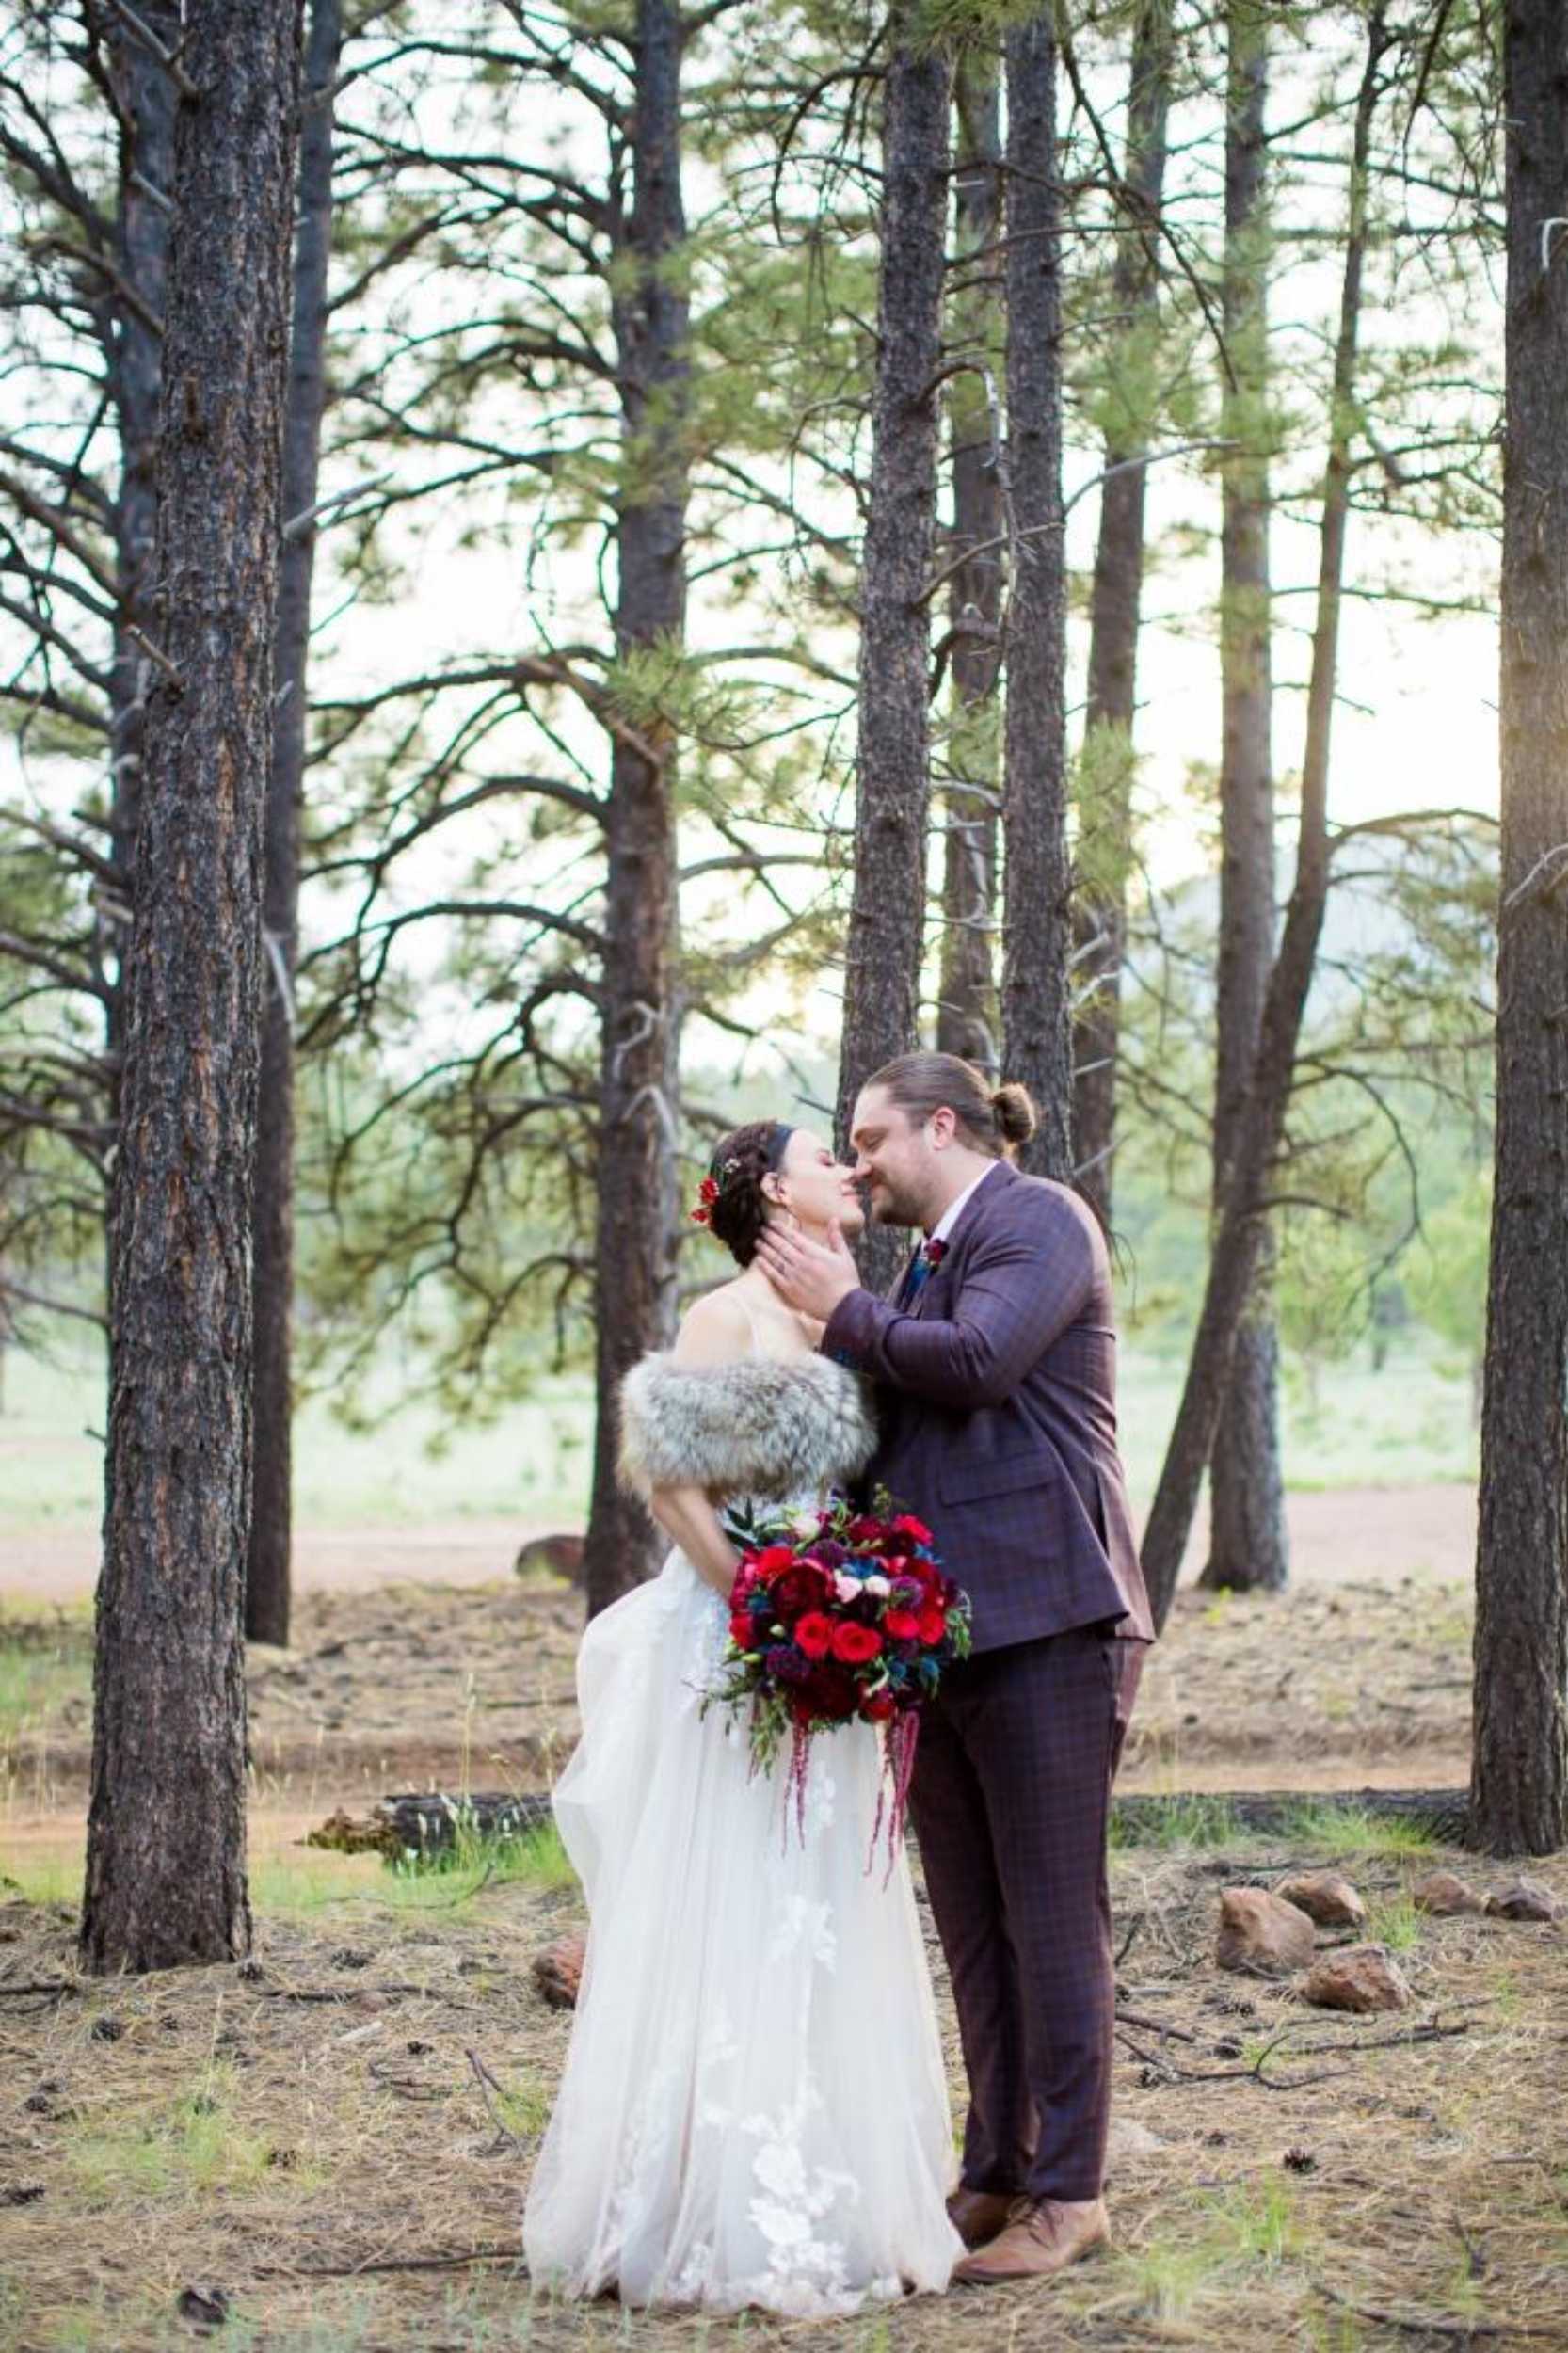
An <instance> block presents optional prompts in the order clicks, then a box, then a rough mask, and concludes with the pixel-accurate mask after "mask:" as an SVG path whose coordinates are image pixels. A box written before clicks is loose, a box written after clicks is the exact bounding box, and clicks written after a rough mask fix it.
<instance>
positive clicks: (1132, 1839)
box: [1111, 1795, 1247, 1850]
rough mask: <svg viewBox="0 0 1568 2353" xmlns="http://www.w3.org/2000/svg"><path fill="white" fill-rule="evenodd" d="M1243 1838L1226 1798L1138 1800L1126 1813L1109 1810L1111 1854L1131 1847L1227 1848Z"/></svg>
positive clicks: (1114, 1808)
mask: <svg viewBox="0 0 1568 2353" xmlns="http://www.w3.org/2000/svg"><path fill="white" fill-rule="evenodd" d="M1246 1835H1247V1833H1246V1832H1244V1831H1243V1830H1242V1828H1241V1826H1240V1823H1239V1822H1238V1821H1237V1818H1236V1809H1235V1807H1234V1806H1233V1805H1232V1804H1231V1801H1230V1800H1229V1799H1228V1798H1213V1797H1205V1796H1201V1795H1185V1796H1175V1797H1169V1798H1140V1799H1139V1800H1138V1801H1137V1802H1136V1805H1135V1806H1133V1807H1131V1808H1129V1809H1128V1810H1125V1811H1124V1809H1123V1808H1122V1807H1121V1806H1119V1805H1112V1809H1111V1845H1112V1849H1113V1850H1123V1849H1128V1848H1133V1847H1144V1848H1147V1847H1154V1848H1158V1849H1168V1848H1172V1847H1230V1846H1235V1845H1237V1844H1238V1843H1240V1841H1241V1840H1242V1839H1243V1838H1245V1837H1246Z"/></svg>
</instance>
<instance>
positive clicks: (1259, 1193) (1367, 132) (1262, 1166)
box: [1143, 6, 1388, 1625]
mask: <svg viewBox="0 0 1568 2353" xmlns="http://www.w3.org/2000/svg"><path fill="white" fill-rule="evenodd" d="M1387 45H1388V34H1387V31H1386V28H1385V25H1384V15H1383V9H1382V7H1381V6H1380V7H1378V8H1375V9H1374V10H1373V13H1372V15H1371V17H1370V20H1369V22H1368V43H1367V65H1366V71H1365V72H1364V73H1363V75H1362V81H1361V88H1360V92H1359V95H1358V97H1357V100H1356V110H1355V129H1354V134H1353V138H1352V163H1351V186H1350V217H1349V222H1348V225H1347V230H1346V237H1345V267H1344V276H1343V280H1342V282H1341V287H1340V296H1339V325H1338V331H1337V334H1336V339H1335V350H1334V370H1333V382H1332V387H1331V391H1330V408H1329V453H1328V464H1327V467H1326V469H1325V471H1324V478H1323V508H1322V523H1321V529H1320V537H1319V555H1318V603H1317V617H1316V621H1315V624H1314V627H1313V632H1312V671H1311V680H1310V683H1309V685H1308V689H1307V703H1306V744H1305V748H1304V755H1303V760H1302V810H1301V835H1300V840H1299V843H1298V846H1297V851H1296V875H1295V883H1294V886H1293V888H1292V889H1291V893H1290V904H1289V905H1288V908H1287V910H1286V916H1285V928H1284V932H1283V934H1282V936H1281V938H1280V944H1279V953H1278V955H1277V956H1276V957H1275V959H1274V965H1273V969H1272V972H1271V974H1270V976H1269V989H1268V994H1267V996H1266V998H1265V999H1264V1003H1263V1019H1262V1024H1261V1027H1260V1031H1259V1035H1258V1046H1257V1055H1256V1061H1255V1063H1254V1064H1253V1073H1252V1084H1251V1086H1250V1088H1249V1089H1248V1093H1247V1097H1246V1105H1245V1109H1244V1110H1243V1112H1241V1113H1240V1116H1239V1118H1238V1120H1237V1124H1236V1131H1235V1136H1234V1139H1233V1144H1232V1149H1231V1155H1230V1161H1229V1172H1230V1173H1229V1179H1228V1182H1227V1186H1226V1191H1225V1198H1224V1209H1222V1211H1221V1213H1220V1216H1219V1218H1218V1219H1217V1221H1216V1224H1215V1231H1214V1237H1213V1246H1212V1248H1211V1250H1210V1253H1209V1260H1208V1281H1207V1283H1206V1285H1205V1289H1204V1299H1203V1308H1202V1312H1201V1314H1200V1316H1199V1319H1198V1329H1197V1333H1196V1336H1195V1337H1194V1339H1193V1342H1192V1355H1191V1357H1190V1358H1189V1360H1188V1366H1187V1379H1186V1384H1185V1385H1184V1387H1183V1390H1182V1396H1181V1403H1180V1405H1179V1406H1178V1408H1177V1410H1176V1424H1175V1427H1174V1428H1173V1430H1172V1432H1171V1437H1170V1443H1169V1445H1168V1447H1167V1448H1166V1451H1165V1461H1164V1465H1163V1466H1162V1468H1161V1470H1160V1484H1159V1486H1158V1488H1157V1489H1156V1491H1155V1497H1154V1503H1153V1506H1152V1508H1151V1510H1150V1513H1149V1519H1148V1525H1147V1527H1146V1528H1145V1529H1144V1545H1143V1562H1144V1580H1145V1582H1146V1583H1147V1586H1148V1592H1149V1602H1150V1606H1151V1608H1152V1609H1153V1611H1154V1618H1155V1624H1156V1625H1163V1624H1164V1622H1165V1619H1166V1617H1167V1616H1168V1614H1169V1612H1170V1607H1171V1603H1172V1600H1173V1599H1174V1597H1175V1594H1176V1578H1177V1577H1178V1576H1179V1575H1180V1572H1181V1562H1182V1557H1183V1555H1184V1554H1185V1552H1186V1550H1187V1539H1188V1537H1189V1535H1190V1534H1191V1532H1192V1514H1193V1512H1194V1511H1195V1509H1196V1506H1197V1500H1198V1493H1199V1490H1200V1488H1201V1487H1202V1485H1203V1473H1204V1465H1205V1464H1206V1463H1207V1462H1208V1457H1209V1454H1210V1452H1211V1450H1212V1449H1213V1445H1214V1433H1215V1431H1216V1430H1217V1428H1218V1427H1219V1420H1220V1414H1221V1409H1222V1407H1223V1405H1224V1397H1225V1389H1226V1384H1227V1381H1228V1378H1229V1372H1230V1362H1231V1353H1232V1350H1233V1348H1234V1346H1235V1341H1236V1334H1237V1331H1238V1329H1239V1327H1240V1322H1241V1319H1242V1317H1243V1315H1244V1314H1245V1312H1246V1307H1247V1303H1248V1301H1249V1299H1250V1298H1251V1296H1252V1292H1253V1286H1254V1282H1255V1279H1256V1273H1257V1265H1258V1260H1259V1257H1260V1255H1261V1253H1262V1249H1263V1245H1264V1236H1265V1228H1266V1225H1267V1219H1268V1206H1269V1205H1268V1191H1269V1184H1270V1179H1271V1177H1272V1171H1273V1166H1274V1162H1275V1160H1276V1159H1277V1157H1278V1153H1279V1147H1280V1143H1281V1140H1282V1138H1283V1136H1284V1133H1285V1119H1286V1113H1287V1112H1288V1108H1289V1102H1290V1085H1291V1080H1292V1077H1293V1074H1294V1070H1295V1062H1296V1049H1297V1046H1298V1044H1299V1042H1300V1039H1301V1032H1302V1023H1303V1020H1304V1017H1305V1014H1306V1000H1307V996H1308V993H1309V991H1310V989H1311V986H1312V974H1313V968H1314V966H1315V964H1316V962H1317V955H1318V941H1319V938H1320V935H1321V932H1322V928H1323V909H1324V906H1325V904H1327V899H1328V880H1329V841H1328V776H1329V750H1330V739H1331V732H1332V722H1333V717H1334V687H1335V676H1336V669H1337V665H1338V654H1339V611H1340V603H1341V586H1342V583H1343V579H1344V569H1345V526H1346V522H1347V520H1348V519H1349V514H1350V477H1351V432H1352V424H1353V413H1354V410H1353V404H1354V396H1355V369H1356V339H1357V335H1358V333H1359V330H1360V323H1361V280H1362V271H1363V266H1364V264H1365V261H1366V248H1367V157H1368V149H1369V146H1370V141H1371V133H1372V117H1373V113H1374V111H1375V109H1376V104H1377V96H1378V64H1379V60H1380V59H1381V57H1382V56H1383V53H1384V49H1385V48H1386V47H1387Z"/></svg>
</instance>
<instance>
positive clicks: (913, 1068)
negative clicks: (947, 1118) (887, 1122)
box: [865, 1054, 1040, 1160]
mask: <svg viewBox="0 0 1568 2353" xmlns="http://www.w3.org/2000/svg"><path fill="white" fill-rule="evenodd" d="M865 1084H866V1085H867V1086H868V1087H881V1088H882V1090H883V1092H884V1093H885V1094H886V1095H887V1096H888V1097H889V1098H890V1100H891V1101H893V1102H894V1103H896V1104H897V1105H898V1108H899V1110H900V1111H901V1112H903V1113H904V1117H905V1118H906V1119H907V1120H908V1121H909V1122H910V1123H911V1125H912V1126H914V1127H920V1125H921V1124H922V1123H923V1122H924V1121H926V1120H928V1119H929V1118H930V1117H931V1116H932V1114H933V1112H939V1111H950V1112H952V1115H953V1118H954V1119H955V1120H956V1122H957V1123H958V1127H959V1128H960V1130H961V1131H962V1134H963V1138H964V1141H965V1143H966V1144H970V1145H972V1146H973V1148H974V1150H975V1151H977V1152H989V1153H990V1154H991V1156H992V1158H993V1159H994V1160H1000V1158H1001V1157H1002V1155H1003V1153H1011V1152H1013V1151H1014V1150H1016V1147H1017V1146H1018V1145H1019V1144H1027V1143H1028V1142H1029V1139H1030V1137H1031V1136H1032V1134H1033V1133H1034V1130H1035V1128H1037V1127H1038V1126H1039V1124H1040V1119H1039V1114H1038V1112H1036V1111H1035V1109H1034V1102H1033V1098H1032V1096H1031V1094H1030V1092H1029V1089H1028V1088H1027V1087H1025V1086H1019V1085H1018V1084H1017V1082H1016V1080H1004V1081H1003V1083H1002V1084H1001V1085H1000V1086H993V1085H992V1083H991V1081H990V1080H989V1079H988V1078H987V1077H986V1075H985V1073H984V1071H983V1070H980V1069H978V1068H977V1067H976V1066H975V1064H973V1063H972V1062H965V1061H964V1059H963V1057H962V1056H961V1055H959V1054H901V1055H900V1056H899V1058H898V1060H897V1061H896V1062H889V1063H884V1064H883V1065H882V1068H881V1069H880V1070H876V1071H873V1072H872V1076H871V1077H870V1078H869V1079H868V1080H866V1081H865Z"/></svg>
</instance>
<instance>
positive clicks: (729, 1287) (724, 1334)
mask: <svg viewBox="0 0 1568 2353" xmlns="http://www.w3.org/2000/svg"><path fill="white" fill-rule="evenodd" d="M750 1353H751V1319H750V1317H749V1316H748V1315H747V1314H746V1311H745V1308H744V1305H743V1304H742V1302H741V1301H740V1300H739V1299H738V1298H737V1297H736V1296H735V1286H734V1285H733V1284H732V1283H722V1284H721V1285H720V1286H719V1288H718V1289H717V1290H712V1291H704V1293H703V1295H702V1297H701V1298H700V1299H694V1300H693V1302H692V1304H691V1305H690V1306H689V1307H688V1308H687V1310H686V1312H685V1314H684V1315H683V1316H682V1317H681V1319H680V1333H679V1334H678V1336H677V1338H676V1343H675V1350H674V1361H675V1362H676V1363H677V1364H678V1365H728V1364H732V1363H733V1362H734V1360H735V1359H736V1357H738V1356H749V1355H750Z"/></svg>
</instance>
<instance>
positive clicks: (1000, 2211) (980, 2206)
mask: <svg viewBox="0 0 1568 2353" xmlns="http://www.w3.org/2000/svg"><path fill="white" fill-rule="evenodd" d="M1017 2202H1018V2201H1017V2198H1016V2195H1013V2194H1012V2193H1010V2192H1008V2191H1006V2190H1000V2189H955V2190H954V2191H953V2193H952V2197H951V2198H950V2199H949V2200H948V2219H949V2221H950V2222H951V2223H952V2227H953V2229H954V2230H955V2231H956V2232H957V2233H958V2235H959V2237H960V2238H961V2239H962V2240H963V2242H964V2244H965V2246H966V2247H969V2248H974V2247H987V2246H989V2244H990V2242H991V2240H992V2239H994V2238H995V2237H996V2236H997V2234H998V2233H999V2232H1001V2231H1005V2229H1006V2228H1007V2225H1008V2223H1009V2221H1010V2220H1011V2219H1012V2215H1013V2209H1014V2208H1015V2207H1016V2204H1017Z"/></svg>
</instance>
